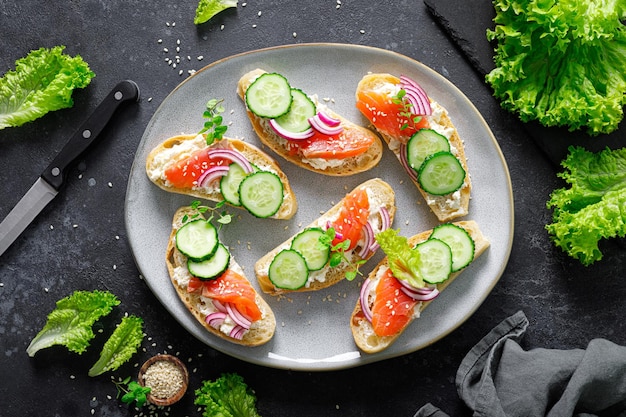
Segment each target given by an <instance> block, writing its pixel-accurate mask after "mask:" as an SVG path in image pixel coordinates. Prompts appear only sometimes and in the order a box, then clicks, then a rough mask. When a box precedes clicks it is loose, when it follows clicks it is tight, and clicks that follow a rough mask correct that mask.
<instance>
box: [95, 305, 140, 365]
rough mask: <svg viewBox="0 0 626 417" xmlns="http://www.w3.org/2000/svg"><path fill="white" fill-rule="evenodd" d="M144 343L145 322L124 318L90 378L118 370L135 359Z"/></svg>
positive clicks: (109, 340) (135, 318) (101, 353)
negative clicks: (138, 349) (134, 356)
mask: <svg viewBox="0 0 626 417" xmlns="http://www.w3.org/2000/svg"><path fill="white" fill-rule="evenodd" d="M142 341H143V320H142V319H141V318H140V317H136V316H126V317H124V318H123V319H122V321H121V323H120V324H119V325H118V326H117V327H116V328H115V330H114V331H113V334H111V336H110V337H109V339H108V340H107V341H106V343H105V344H104V346H103V347H102V351H101V352H100V359H98V361H97V362H96V363H95V364H94V365H93V366H92V367H91V369H89V376H98V375H101V374H103V373H105V372H107V371H114V370H116V369H117V368H119V367H120V366H121V365H123V364H124V363H126V362H127V361H129V360H130V358H132V357H133V355H134V354H135V353H136V352H137V348H139V345H141V342H142Z"/></svg>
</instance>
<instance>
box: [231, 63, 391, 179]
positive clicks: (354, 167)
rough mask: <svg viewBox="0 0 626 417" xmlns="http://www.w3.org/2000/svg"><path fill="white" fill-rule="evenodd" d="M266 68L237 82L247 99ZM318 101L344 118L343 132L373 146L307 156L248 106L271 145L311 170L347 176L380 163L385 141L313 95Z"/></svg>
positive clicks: (320, 107) (254, 124)
mask: <svg viewBox="0 0 626 417" xmlns="http://www.w3.org/2000/svg"><path fill="white" fill-rule="evenodd" d="M265 72H266V71H264V70H262V69H255V70H253V71H250V72H248V73H246V74H244V75H243V76H242V77H241V78H240V80H239V83H238V85H237V93H238V94H239V97H241V99H242V100H243V101H244V102H245V93H246V90H247V89H248V87H249V86H250V85H251V84H252V83H253V82H254V80H256V79H257V78H258V77H259V76H260V75H261V74H264V73H265ZM309 97H310V98H311V99H312V100H313V101H314V102H315V104H316V106H317V108H318V110H323V111H324V112H325V113H326V114H328V115H329V116H331V117H333V118H336V119H340V120H341V126H342V127H343V129H344V132H343V133H342V136H345V137H351V138H357V139H358V138H359V137H361V138H365V139H366V140H369V141H372V144H371V145H370V147H369V148H368V149H367V151H365V152H364V153H361V154H359V155H356V156H350V157H346V158H343V159H324V158H310V159H308V158H305V157H303V156H302V155H301V154H300V153H299V152H294V151H293V150H291V149H290V148H289V144H288V141H287V140H286V139H284V138H282V137H281V136H279V135H278V134H276V132H275V131H274V130H272V128H271V127H270V126H269V124H268V120H267V119H263V118H261V117H258V116H256V115H255V114H254V113H252V112H251V111H250V110H249V109H247V113H248V118H249V119H250V122H251V123H252V128H253V129H254V131H255V133H256V134H257V136H258V137H259V139H260V140H261V142H263V144H265V145H266V146H268V147H269V148H270V149H272V150H273V151H274V152H276V153H277V154H278V155H280V156H281V157H282V158H284V159H286V160H287V161H289V162H291V163H293V164H296V165H298V166H300V167H302V168H305V169H308V170H309V171H313V172H317V173H320V174H324V175H331V176H346V175H353V174H357V173H359V172H364V171H367V170H369V169H371V168H373V167H374V166H376V165H377V164H378V162H379V161H380V158H381V157H382V151H383V146H382V141H381V140H380V138H379V137H378V136H377V135H376V133H374V132H372V131H371V130H369V129H366V128H365V127H363V126H359V125H357V124H356V123H354V122H351V121H350V120H348V119H346V118H344V117H342V116H341V115H339V114H337V113H336V112H334V111H333V110H331V109H330V108H329V107H328V106H326V105H324V104H323V103H321V102H320V101H319V100H318V99H317V97H316V96H309Z"/></svg>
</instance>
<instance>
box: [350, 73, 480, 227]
mask: <svg viewBox="0 0 626 417" xmlns="http://www.w3.org/2000/svg"><path fill="white" fill-rule="evenodd" d="M356 105H357V108H358V109H359V110H360V111H361V113H363V115H364V116H365V117H367V119H368V120H369V121H370V122H371V123H372V125H373V126H374V127H375V128H376V130H377V131H378V132H379V133H380V134H381V135H382V137H383V139H385V142H387V145H388V146H389V149H390V150H391V151H392V152H393V153H394V154H395V155H396V157H397V158H398V160H399V161H400V163H401V164H402V166H403V167H404V168H405V170H406V171H407V173H408V174H409V177H410V178H411V180H412V181H413V182H414V183H415V185H416V186H417V188H418V189H419V190H420V192H421V194H422V195H423V196H424V199H425V200H426V203H427V204H428V206H429V207H430V209H431V210H432V212H433V213H434V214H435V215H436V216H437V218H438V219H439V221H442V222H447V221H450V220H452V219H455V218H458V217H461V216H465V215H466V214H468V210H469V200H470V190H471V182H470V175H469V171H468V169H467V161H466V158H465V149H464V144H463V141H462V140H461V138H460V137H459V133H458V132H457V130H456V128H455V126H454V124H453V123H452V121H451V120H450V117H449V116H448V112H447V111H446V109H445V108H444V107H443V106H442V105H441V104H439V103H437V102H435V101H434V100H433V99H432V98H430V97H429V96H428V95H427V94H426V92H425V91H424V89H423V88H422V87H421V86H420V85H419V84H418V83H417V82H415V81H414V80H412V79H410V78H408V77H406V76H401V77H399V78H398V77H396V76H393V75H390V74H368V75H366V76H365V77H363V78H362V79H361V81H360V82H359V84H358V86H357V90H356Z"/></svg>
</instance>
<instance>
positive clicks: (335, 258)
mask: <svg viewBox="0 0 626 417" xmlns="http://www.w3.org/2000/svg"><path fill="white" fill-rule="evenodd" d="M335 236H336V232H335V229H334V228H333V227H329V228H328V229H327V230H326V232H325V233H324V234H323V235H322V236H320V244H321V245H324V246H325V247H328V246H330V260H329V263H328V265H329V266H330V267H331V268H334V267H336V266H338V265H339V264H341V263H342V262H343V261H345V262H347V263H348V264H349V265H350V269H348V270H347V271H346V279H347V280H348V281H352V280H353V279H354V278H356V276H357V275H361V276H362V275H363V273H362V272H361V271H359V267H360V266H361V265H363V264H364V263H365V262H367V260H365V259H361V260H358V261H356V262H352V261H350V259H348V257H347V256H346V251H347V250H348V249H350V239H345V240H343V241H341V242H339V243H336V244H334V245H333V240H334V239H335Z"/></svg>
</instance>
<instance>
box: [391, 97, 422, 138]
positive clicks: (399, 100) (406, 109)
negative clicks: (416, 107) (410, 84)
mask: <svg viewBox="0 0 626 417" xmlns="http://www.w3.org/2000/svg"><path fill="white" fill-rule="evenodd" d="M404 96H406V90H405V89H403V88H402V89H400V91H398V94H396V95H395V96H393V97H392V98H391V101H392V102H393V103H394V104H399V105H401V106H402V111H401V112H400V113H398V114H399V115H400V116H402V117H403V118H405V119H407V120H408V122H407V123H405V124H403V125H402V126H401V127H400V130H405V129H408V128H409V126H411V127H415V126H416V125H417V124H418V123H419V122H420V121H421V120H422V116H414V117H413V118H412V117H411V116H413V113H412V112H411V109H412V107H413V105H412V104H411V103H410V102H408V101H407V100H405V99H404Z"/></svg>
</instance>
